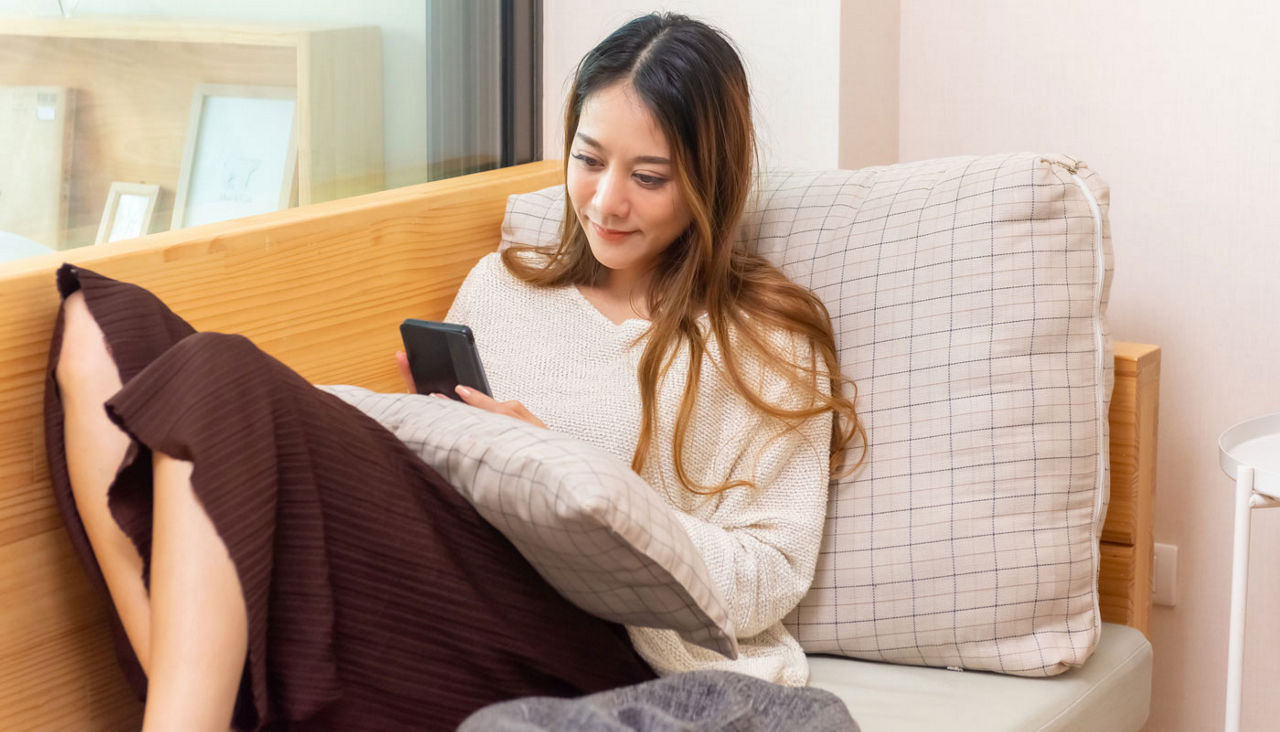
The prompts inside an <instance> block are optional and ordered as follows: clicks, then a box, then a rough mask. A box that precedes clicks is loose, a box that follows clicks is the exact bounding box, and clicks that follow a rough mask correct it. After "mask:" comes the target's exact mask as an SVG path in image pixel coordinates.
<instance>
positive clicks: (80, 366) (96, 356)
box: [55, 292, 120, 391]
mask: <svg viewBox="0 0 1280 732" xmlns="http://www.w3.org/2000/svg"><path fill="white" fill-rule="evenodd" d="M62 318H63V320H62V344H61V346H60V350H59V352H58V365H57V370H56V373H55V376H56V378H57V380H58V385H59V387H61V388H62V389H64V390H66V389H71V390H73V391H74V390H75V389H76V387H77V386H79V385H87V384H103V385H106V386H111V385H114V386H115V387H116V388H119V381H120V374H119V372H118V371H117V370H116V365H115V361H114V360H113V359H112V357H111V349H110V348H109V347H108V346H107V342H106V337H105V336H104V335H103V334H102V329H101V328H99V327H98V322H97V321H96V320H94V318H93V314H92V313H91V312H90V311H89V306H88V305H87V304H86V303H85V300H84V294H83V293H81V292H74V293H72V294H71V295H70V296H68V297H67V299H66V300H64V301H63V305H62Z"/></svg>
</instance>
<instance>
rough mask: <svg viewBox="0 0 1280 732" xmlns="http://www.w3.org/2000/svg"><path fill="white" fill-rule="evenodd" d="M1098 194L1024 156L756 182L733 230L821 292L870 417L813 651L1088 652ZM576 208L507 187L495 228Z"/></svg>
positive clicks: (796, 627)
mask: <svg viewBox="0 0 1280 732" xmlns="http://www.w3.org/2000/svg"><path fill="white" fill-rule="evenodd" d="M1107 206H1108V190H1107V187H1106V185H1105V183H1103V182H1102V180H1101V179H1100V178H1099V177H1098V176H1096V175H1095V174H1094V173H1093V172H1092V171H1090V170H1088V169H1087V168H1080V169H1079V170H1078V172H1076V170H1075V166H1074V164H1073V162H1072V161H1070V159H1068V158H1061V157H1055V156H1043V155H1037V154H1030V153H1025V154H1012V155H991V156H981V157H962V158H948V159H939V160H928V161H923V162H918V163H910V164H900V165H892V166H884V167H874V168H866V169H863V170H857V171H820V172H778V173H774V174H771V175H769V176H767V177H766V178H765V179H764V180H762V181H761V182H760V185H759V186H758V189H757V194H756V196H755V197H754V200H753V201H752V202H750V203H749V204H748V213H747V214H746V217H745V220H744V223H743V227H742V236H743V238H744V239H745V240H746V243H747V246H749V247H752V248H754V249H755V250H756V251H759V252H760V253H762V254H764V255H765V256H767V257H769V258H770V259H771V260H772V261H773V262H774V263H776V264H778V265H779V266H780V267H781V268H782V269H783V270H784V271H785V272H786V273H787V275H788V276H790V277H791V278H792V279H793V280H795V281H797V282H798V283H800V284H803V285H805V286H807V287H809V288H810V289H812V290H813V291H814V292H816V293H817V294H818V295H819V296H820V297H821V298H822V300H823V302H824V303H825V304H826V306H827V308H828V310H829V311H830V313H831V317H832V324H833V327H834V329H835V333H836V345H837V348H838V350H839V354H840V363H841V368H842V369H843V371H844V373H845V375H846V376H849V377H850V378H852V379H853V380H854V381H855V382H856V383H857V386H858V400H857V406H858V409H859V415H860V417H861V419H862V420H863V423H864V424H865V426H866V429H867V434H868V445H867V454H866V460H865V462H864V463H863V464H862V465H861V467H860V468H859V469H858V470H857V471H856V472H854V473H853V474H852V475H850V476H847V477H844V478H841V479H839V480H837V481H835V482H833V485H832V490H831V493H830V496H831V497H830V503H829V506H828V515H827V524H826V529H825V533H824V538H823V546H822V551H821V555H820V557H819V561H818V567H817V570H816V574H815V577H814V582H813V587H812V588H811V590H810V592H809V594H808V596H807V597H805V599H804V600H803V601H802V602H801V603H800V605H799V606H798V607H797V608H796V610H795V611H794V612H793V613H792V614H791V615H790V616H789V617H788V618H787V620H786V623H787V625H788V627H789V629H790V630H791V631H792V633H794V634H795V636H796V637H797V638H798V639H799V641H800V643H801V644H802V645H803V646H804V648H805V649H806V650H807V651H809V652H815V653H828V654H836V655H844V656H852V657H856V658H866V659H873V660H882V661H890V662H895V663H907V664H920V665H929V666H948V667H960V668H967V669H984V670H992V671H999V672H1003V673H1010V674H1018V675H1026V676H1048V675H1053V674H1057V673H1060V672H1062V671H1065V670H1067V669H1068V668H1071V667H1074V666H1077V665H1079V664H1081V663H1083V662H1084V660H1085V659H1086V658H1087V657H1088V655H1089V654H1090V653H1091V652H1092V649H1093V648H1094V646H1095V645H1096V643H1097V639H1098V633H1099V622H1100V621H1099V615H1098V599H1097V583H1096V578H1097V573H1098V563H1099V553H1098V536H1099V533H1100V531H1101V525H1102V520H1103V518H1104V515H1105V511H1106V502H1107V491H1108V485H1109V482H1108V481H1109V476H1108V456H1107V408H1108V405H1109V402H1110V394H1111V385H1112V370H1111V369H1112V361H1111V351H1110V340H1109V337H1108V334H1107V329H1106V321H1105V317H1104V315H1105V308H1106V300H1107V293H1108V288H1109V286H1110V271H1111V255H1110V232H1109V230H1108V228H1107V219H1106V213H1107ZM562 210H563V189H562V188H554V189H547V190H545V191H539V192H535V193H531V194H526V195H522V196H513V197H512V199H511V200H510V201H509V203H508V209H507V220H506V222H505V223H504V226H503V239H504V242H508V243H509V242H512V241H515V242H521V243H543V242H549V241H551V240H552V239H554V237H555V235H556V231H557V228H558V226H559V221H560V218H561V215H562ZM853 457H854V458H855V459H856V458H857V457H858V456H857V455H854V456H853Z"/></svg>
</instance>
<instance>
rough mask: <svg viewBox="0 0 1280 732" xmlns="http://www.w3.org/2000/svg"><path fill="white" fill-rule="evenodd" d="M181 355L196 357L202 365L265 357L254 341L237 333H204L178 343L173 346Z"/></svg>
mask: <svg viewBox="0 0 1280 732" xmlns="http://www.w3.org/2000/svg"><path fill="white" fill-rule="evenodd" d="M173 348H174V349H176V351H177V352H179V353H185V354H187V355H189V356H194V357H196V358H198V360H199V361H200V362H202V363H208V362H209V361H211V360H215V359H217V360H221V359H232V360H236V361H244V360H251V359H254V358H257V357H258V356H261V355H264V354H263V353H262V351H260V350H258V347H257V346H255V345H253V341H251V340H249V339H248V338H245V337H244V336H242V335H239V334H237V333H213V332H209V331H202V332H199V333H192V334H191V335H189V336H187V337H186V338H183V339H182V340H180V341H178V343H177V344H176V345H174V346H173Z"/></svg>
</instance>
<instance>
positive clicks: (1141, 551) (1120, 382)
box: [1098, 343, 1160, 633]
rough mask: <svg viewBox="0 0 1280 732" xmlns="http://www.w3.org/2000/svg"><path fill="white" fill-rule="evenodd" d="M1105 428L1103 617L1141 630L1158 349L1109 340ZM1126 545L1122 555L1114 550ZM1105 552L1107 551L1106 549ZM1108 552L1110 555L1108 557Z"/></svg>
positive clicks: (1151, 516)
mask: <svg viewBox="0 0 1280 732" xmlns="http://www.w3.org/2000/svg"><path fill="white" fill-rule="evenodd" d="M1115 367H1116V371H1115V374H1116V380H1115V389H1114V391H1113V393H1112V397H1111V412H1110V414H1109V420H1110V428H1111V440H1110V442H1111V444H1110V452H1111V502H1110V506H1109V507H1108V509H1107V521H1106V524H1105V525H1104V526H1103V530H1102V541H1103V562H1102V567H1101V571H1100V575H1099V579H1098V587H1099V593H1100V595H1101V600H1100V603H1101V605H1102V606H1103V607H1104V608H1110V612H1111V613H1113V614H1112V615H1110V616H1108V615H1107V613H1106V612H1104V613H1103V617H1104V619H1108V620H1112V621H1113V622H1120V623H1124V624H1125V625H1131V626H1133V627H1135V628H1137V629H1139V630H1141V631H1142V632H1144V633H1145V632H1147V625H1148V622H1149V619H1150V615H1151V580H1152V574H1151V572H1152V563H1153V559H1154V557H1153V552H1154V548H1155V547H1154V541H1155V540H1154V533H1153V531H1154V526H1155V485H1156V428H1157V424H1158V422H1159V414H1158V412H1159V397H1160V349H1159V348H1157V347H1156V346H1151V345H1144V344H1139V343H1116V344H1115ZM1122 550H1126V553H1124V554H1123V555H1122V556H1123V560H1120V559H1117V558H1116V557H1117V554H1116V553H1117V552H1121V551H1122ZM1109 553H1110V554H1109ZM1108 556H1110V557H1111V559H1109V560H1108Z"/></svg>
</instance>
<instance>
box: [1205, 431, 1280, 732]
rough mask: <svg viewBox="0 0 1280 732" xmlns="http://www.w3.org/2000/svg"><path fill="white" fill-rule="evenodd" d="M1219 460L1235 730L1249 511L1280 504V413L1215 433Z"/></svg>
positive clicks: (1230, 730)
mask: <svg viewBox="0 0 1280 732" xmlns="http://www.w3.org/2000/svg"><path fill="white" fill-rule="evenodd" d="M1218 461H1219V462H1220V463H1221V465H1222V469H1223V470H1224V471H1226V473H1227V475H1229V476H1231V477H1232V478H1235V481H1236V527H1235V550H1234V552H1233V553H1232V559H1231V639H1230V645H1229V646H1228V650H1227V719H1226V726H1225V729H1226V730H1227V732H1239V729H1240V691H1241V687H1242V684H1243V681H1244V678H1243V671H1244V609H1245V608H1244V606H1245V599H1246V598H1245V594H1246V590H1247V588H1248V583H1249V518H1250V513H1249V512H1250V511H1251V510H1252V509H1255V508H1274V507H1276V506H1280V413H1276V414H1268V415H1266V416H1265V417H1257V418H1254V419H1250V420H1247V421H1245V422H1241V423H1240V424H1238V425H1236V426H1234V427H1232V428H1230V429H1228V430H1227V431H1226V432H1223V433H1222V436H1221V437H1219V438H1218Z"/></svg>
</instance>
